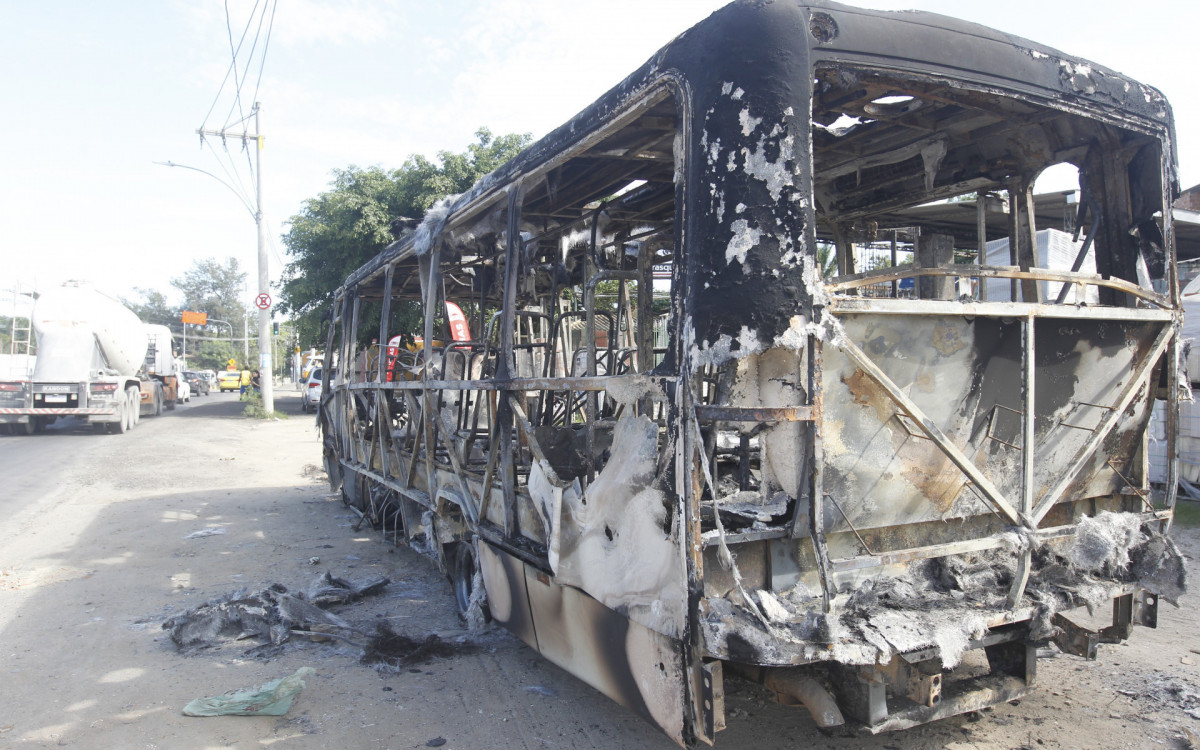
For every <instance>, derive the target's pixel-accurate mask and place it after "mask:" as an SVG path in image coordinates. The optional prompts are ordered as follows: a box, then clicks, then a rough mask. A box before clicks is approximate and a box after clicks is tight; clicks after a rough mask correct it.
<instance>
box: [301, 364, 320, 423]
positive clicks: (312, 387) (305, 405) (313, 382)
mask: <svg viewBox="0 0 1200 750" xmlns="http://www.w3.org/2000/svg"><path fill="white" fill-rule="evenodd" d="M323 369H324V368H321V367H314V368H313V369H312V370H310V371H309V373H308V380H305V381H304V387H303V388H301V389H300V410H301V411H303V412H304V413H305V414H307V413H309V412H310V411H313V410H315V409H316V408H317V404H318V403H320V401H321V372H322V371H323Z"/></svg>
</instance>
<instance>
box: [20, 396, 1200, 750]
mask: <svg viewBox="0 0 1200 750" xmlns="http://www.w3.org/2000/svg"><path fill="white" fill-rule="evenodd" d="M279 405H280V408H281V409H284V410H287V411H290V413H291V414H292V417H291V418H290V419H287V420H284V421H278V422H257V421H251V420H246V419H242V418H241V417H240V416H238V412H239V410H240V407H239V405H238V404H237V403H236V396H234V395H216V394H214V395H213V396H210V397H208V398H207V399H193V402H192V404H190V405H189V406H188V407H181V409H180V410H178V411H177V412H176V413H175V414H172V415H168V416H166V417H162V418H158V419H154V420H144V421H143V422H142V424H141V425H140V426H139V427H138V429H137V430H135V431H134V432H132V433H130V434H128V435H124V436H92V435H79V436H77V437H78V439H88V440H99V441H102V443H101V444H99V446H97V445H96V444H94V443H93V444H89V445H88V446H87V447H88V450H87V451H86V453H87V455H86V457H85V458H84V459H83V460H81V461H80V462H78V463H73V464H71V465H70V466H68V467H67V468H62V469H60V470H59V473H60V476H58V477H56V479H55V481H54V483H53V486H52V487H50V488H47V487H44V486H42V487H39V489H38V491H37V493H36V497H30V498H28V500H27V501H26V502H25V503H24V505H23V507H22V508H21V510H20V511H18V512H16V513H13V514H11V515H9V516H8V517H6V518H5V519H3V520H0V634H2V637H0V644H2V645H0V648H3V651H2V652H0V653H3V655H4V658H3V662H2V663H3V672H2V674H3V676H4V678H5V679H4V680H2V681H0V747H13V748H24V747H76V748H112V747H122V748H197V749H201V748H203V749H207V748H255V747H269V746H276V745H278V746H283V747H288V748H325V747H338V748H397V749H398V748H414V747H427V746H428V747H439V746H441V747H446V748H493V747H503V748H605V749H606V750H607V749H610V748H614V747H640V748H663V749H665V748H669V747H673V745H672V744H671V743H670V742H669V741H667V740H666V739H665V738H664V737H663V736H661V735H660V734H658V733H657V732H656V731H655V730H654V729H652V728H651V727H649V725H647V724H645V723H644V722H642V721H641V720H639V719H637V718H636V717H634V716H633V715H632V714H630V713H629V712H627V711H625V710H624V709H622V708H620V707H619V706H617V705H615V704H614V703H612V702H611V701H609V700H608V699H607V698H604V697H602V696H600V695H599V694H598V693H596V692H595V691H593V690H592V689H591V688H589V687H587V686H586V685H584V684H583V683H582V682H580V681H578V680H576V679H575V678H573V677H571V676H570V675H568V674H566V673H564V672H563V671H561V670H559V669H558V668H556V667H554V666H553V665H551V664H550V663H549V662H547V661H545V660H544V659H542V658H540V657H539V656H538V655H537V654H536V653H534V652H533V651H531V650H530V649H528V648H526V647H525V646H524V645H523V644H521V643H520V642H518V641H516V640H515V639H514V638H512V637H511V636H509V635H508V634H506V633H505V632H503V631H499V630H490V631H486V632H483V633H475V634H470V633H466V632H464V631H462V630H461V627H462V626H461V625H460V623H459V620H458V618H457V616H456V614H455V610H454V603H453V595H452V592H451V590H450V586H449V584H448V583H447V582H446V581H445V580H444V579H442V578H441V576H440V575H439V574H438V573H437V571H436V570H435V569H434V567H433V566H432V564H431V563H429V562H428V561H427V560H426V559H425V558H423V557H421V556H419V555H417V554H416V553H414V552H413V551H411V550H409V549H407V548H396V547H393V546H391V545H390V544H387V543H384V542H383V541H382V540H381V538H380V533H379V532H377V531H372V530H370V529H369V528H356V527H355V526H356V522H357V518H356V517H355V516H353V515H352V514H351V513H350V512H349V511H348V510H346V509H345V508H344V506H343V505H342V504H341V502H340V500H339V499H338V498H337V497H334V496H331V495H330V494H329V492H328V489H327V487H326V486H325V485H324V483H323V476H322V475H321V474H320V471H319V469H318V468H317V466H318V464H319V459H320V456H319V443H318V437H317V434H316V431H315V428H314V424H313V420H312V418H311V417H306V416H302V415H301V414H300V413H299V402H298V401H297V400H295V396H294V394H292V393H290V392H288V391H286V390H284V391H283V392H282V393H281V394H279ZM39 437H42V436H36V437H34V438H28V439H30V440H36V439H38V438H39ZM73 439H74V437H73ZM6 440H12V439H11V438H9V439H0V454H2V453H3V451H5V450H6V449H10V450H11V449H12V448H11V447H7V446H6V444H5V441H6ZM21 440H25V438H21ZM13 445H15V444H13ZM47 445H49V444H47ZM28 470H29V471H36V470H37V467H36V466H30V467H29V468H28ZM205 529H219V530H220V532H219V533H213V534H210V535H208V536H198V537H194V538H188V537H189V535H192V534H194V533H195V532H198V531H203V530H205ZM1177 538H1178V541H1179V542H1180V545H1181V547H1182V548H1183V550H1184V552H1185V554H1186V555H1187V556H1188V557H1189V558H1190V563H1189V565H1190V567H1191V572H1192V574H1193V575H1195V574H1196V564H1195V560H1196V559H1197V556H1198V555H1200V533H1197V531H1196V530H1195V529H1185V530H1182V531H1181V532H1180V533H1179V534H1178V535H1177ZM326 571H328V572H330V573H332V574H333V575H335V576H340V577H343V578H347V579H350V580H365V579H367V578H370V577H372V576H378V575H386V576H388V577H389V578H390V579H391V580H392V583H391V584H390V585H389V586H387V587H386V588H385V589H384V590H383V592H382V593H380V594H378V595H375V596H370V597H367V598H366V599H363V600H362V601H359V602H357V603H353V604H348V605H344V606H340V607H336V608H334V611H335V612H336V613H337V614H338V615H339V616H341V617H343V618H345V619H346V620H349V621H350V622H351V623H353V624H355V625H356V627H358V628H359V629H360V630H361V631H362V637H363V638H364V639H365V638H366V637H368V636H369V635H370V634H371V633H372V632H374V630H375V628H376V627H377V625H378V624H379V623H387V624H389V625H390V626H391V627H392V628H393V629H394V630H396V631H399V632H401V633H403V634H405V635H407V636H409V637H411V638H413V639H414V640H417V641H421V640H423V639H426V638H427V637H428V636H429V635H431V634H437V635H438V636H439V637H440V639H441V641H442V642H443V643H444V644H449V645H448V646H446V647H445V648H443V649H441V650H440V651H439V652H438V653H439V654H440V655H436V656H433V657H432V658H430V659H428V660H420V659H418V660H417V661H414V662H412V663H406V664H403V665H400V666H398V667H391V668H387V669H383V670H380V669H376V668H372V667H369V666H364V665H362V664H360V662H359V656H360V654H361V651H360V650H359V649H358V648H356V647H355V646H353V645H351V644H347V643H343V642H340V641H332V642H324V643H314V642H311V641H310V640H308V639H305V638H296V639H293V640H292V641H289V642H288V643H286V644H284V645H283V646H281V647H267V648H261V647H256V642H254V641H239V642H236V643H233V644H229V645H226V646H223V647H221V648H217V649H210V650H204V651H201V652H199V653H196V654H194V655H190V656H185V655H182V654H181V653H180V652H179V651H178V649H177V648H176V647H175V645H174V644H173V643H172V642H171V640H170V639H169V638H168V637H167V634H166V633H165V632H164V631H163V630H162V629H161V623H162V622H163V621H164V620H166V619H168V618H169V617H171V616H173V615H176V614H179V613H181V612H183V611H185V610H187V609H189V608H191V607H195V606H197V605H199V604H201V603H203V602H205V601H207V600H210V599H212V598H215V597H218V596H222V595H226V594H230V593H231V592H233V591H235V590H237V589H239V588H246V589H248V590H249V591H252V592H253V591H258V590H261V589H262V588H264V587H266V586H268V585H270V584H273V583H279V584H282V585H283V586H285V587H287V588H289V589H300V590H303V589H305V588H306V587H307V586H308V585H309V584H310V583H311V582H312V580H313V579H314V578H316V577H317V576H319V575H321V574H323V573H325V572H326ZM1183 604H1184V607H1183V608H1182V609H1175V608H1173V607H1171V606H1170V605H1166V604H1164V605H1163V607H1162V609H1161V610H1160V616H1159V628H1158V629H1157V630H1146V629H1141V628H1139V629H1137V630H1136V631H1135V634H1134V638H1133V639H1132V640H1131V641H1130V642H1129V643H1127V644H1123V645H1118V646H1104V647H1102V648H1101V653H1100V659H1099V660H1098V661H1095V662H1086V661H1083V660H1080V659H1076V658H1074V657H1068V656H1061V655H1060V656H1058V657H1057V658H1051V659H1047V660H1045V661H1043V662H1041V663H1040V672H1039V683H1040V689H1038V690H1037V691H1036V692H1035V693H1034V694H1033V695H1032V696H1030V697H1028V698H1026V699H1025V700H1023V701H1021V702H1020V703H1019V705H1005V706H1002V707H998V708H995V709H993V710H991V711H987V712H984V713H983V714H981V715H975V716H964V717H958V718H955V719H951V720H948V721H944V722H940V723H938V724H935V725H932V726H926V727H922V728H919V729H916V730H912V731H909V732H906V733H903V734H899V735H888V736H883V737H870V736H867V737H861V736H854V737H850V736H826V735H822V734H820V733H819V732H818V731H817V730H816V729H815V728H814V727H813V725H812V723H811V721H810V720H809V718H808V716H807V714H806V713H804V712H803V711H801V710H798V709H789V708H783V707H780V706H777V705H775V704H773V703H771V702H770V701H769V699H768V696H767V695H766V694H765V693H764V692H763V691H762V690H760V689H758V688H756V687H754V686H750V685H745V684H738V683H730V684H729V696H728V700H727V711H728V715H729V729H727V730H726V731H725V732H723V733H721V734H720V735H718V743H717V747H718V748H720V747H729V748H742V747H755V748H764V749H770V748H784V747H789V748H790V747H802V746H815V747H837V748H851V747H854V748H950V749H952V750H961V749H962V748H978V749H979V750H989V749H997V750H1000V749H1003V750H1011V749H1012V748H1043V747H1045V748H1123V747H1128V748H1146V747H1166V748H1170V747H1185V746H1186V745H1184V744H1183V742H1184V740H1182V739H1181V738H1182V737H1183V736H1184V730H1185V728H1187V729H1190V730H1191V731H1197V727H1198V725H1200V721H1198V720H1197V719H1196V718H1195V715H1194V714H1189V713H1188V712H1187V710H1188V708H1189V705H1190V707H1191V709H1193V710H1195V709H1200V705H1197V703H1196V701H1200V695H1197V693H1200V688H1198V687H1197V686H1200V667H1197V666H1196V665H1197V664H1200V654H1197V653H1196V650H1200V638H1198V637H1197V635H1196V633H1197V630H1196V621H1197V619H1198V618H1197V614H1198V613H1197V610H1196V602H1195V598H1194V596H1191V595H1189V596H1188V597H1186V598H1185V599H1184V602H1183ZM357 637H358V636H355V638H357ZM304 666H308V667H312V668H314V669H315V670H316V674H315V675H313V676H311V677H309V678H308V686H307V689H306V690H305V691H304V692H303V693H302V694H301V695H300V696H299V697H298V698H297V699H296V701H295V704H294V705H293V706H292V708H291V710H290V711H289V712H288V714H286V715H285V716H281V717H217V718H190V717H185V716H183V715H182V708H183V706H184V705H185V704H187V703H188V702H189V701H190V700H192V699H193V698H197V697H202V696H209V695H216V694H219V693H222V692H224V691H227V690H231V689H235V688H245V687H250V686H253V685H256V684H259V683H262V682H266V681H268V680H272V679H276V678H279V677H284V676H286V675H289V674H291V673H293V672H295V671H296V670H297V669H299V668H300V667H304ZM1189 693H1190V694H1191V696H1192V697H1191V698H1190V699H1189V698H1188V694H1189ZM1189 701H1191V703H1190V704H1189ZM439 741H443V742H439Z"/></svg>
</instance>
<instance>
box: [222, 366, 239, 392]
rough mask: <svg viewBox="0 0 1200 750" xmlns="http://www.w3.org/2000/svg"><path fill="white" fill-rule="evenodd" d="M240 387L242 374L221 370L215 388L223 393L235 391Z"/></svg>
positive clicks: (235, 371)
mask: <svg viewBox="0 0 1200 750" xmlns="http://www.w3.org/2000/svg"><path fill="white" fill-rule="evenodd" d="M241 387H242V373H240V372H238V371H237V370H232V371H230V370H223V371H222V372H220V373H219V374H218V375H217V388H218V389H219V390H220V391H221V392H222V393H224V392H225V391H236V390H238V389H240V388H241Z"/></svg>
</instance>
